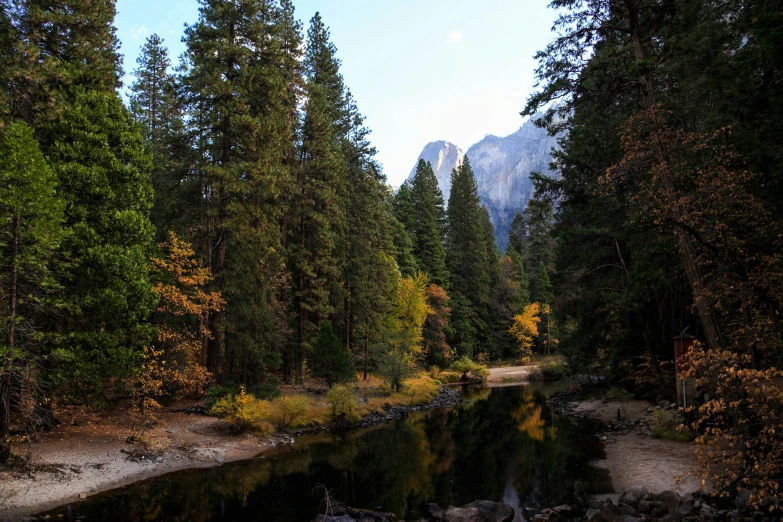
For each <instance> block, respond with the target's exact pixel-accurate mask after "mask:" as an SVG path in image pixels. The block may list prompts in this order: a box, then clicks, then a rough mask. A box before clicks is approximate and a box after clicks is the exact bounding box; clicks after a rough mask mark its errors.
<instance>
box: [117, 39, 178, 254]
mask: <svg viewBox="0 0 783 522" xmlns="http://www.w3.org/2000/svg"><path fill="white" fill-rule="evenodd" d="M136 63H137V65H138V67H137V69H136V70H135V71H133V76H134V77H135V81H134V82H133V84H132V85H131V87H130V111H131V113H132V114H133V117H134V119H135V120H136V122H137V123H138V124H139V125H140V126H141V131H142V134H143V136H144V141H145V146H146V149H147V151H148V152H149V153H150V155H151V156H152V173H151V177H152V186H153V188H154V190H155V199H154V203H153V207H152V215H151V218H152V222H153V223H154V224H155V225H156V227H157V232H158V236H159V238H161V239H162V238H163V237H165V236H166V234H167V231H168V230H170V229H172V228H174V226H173V222H174V221H176V220H177V216H178V214H179V213H180V209H179V208H178V207H179V205H178V204H177V203H178V201H177V200H178V197H179V194H178V193H177V192H178V191H177V185H178V181H179V179H178V173H177V172H176V170H175V169H173V165H171V164H170V163H171V160H170V156H171V154H170V153H171V152H172V151H171V149H172V141H173V140H174V139H176V138H175V135H176V134H177V133H178V132H180V131H181V128H182V125H183V122H181V121H180V116H179V114H178V113H177V111H176V99H175V94H176V93H175V85H174V78H173V77H172V76H170V75H169V71H168V69H169V67H170V65H171V62H170V60H169V57H168V50H167V49H166V48H165V47H164V46H163V40H162V39H161V38H160V37H159V36H158V35H157V34H153V35H151V36H149V37H148V38H147V41H146V42H145V43H144V45H143V46H142V48H141V54H140V55H139V57H138V59H137V60H136Z"/></svg>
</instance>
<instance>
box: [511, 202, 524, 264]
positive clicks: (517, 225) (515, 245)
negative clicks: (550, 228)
mask: <svg viewBox="0 0 783 522" xmlns="http://www.w3.org/2000/svg"><path fill="white" fill-rule="evenodd" d="M525 236H526V227H525V218H524V216H522V214H521V213H520V212H517V213H516V214H515V215H514V219H513V220H511V228H510V229H509V231H508V248H509V249H512V250H515V251H516V253H517V254H519V255H520V256H522V258H523V259H524V258H525V257H526V256H527V242H526V241H527V239H526V237H525ZM506 253H507V254H508V252H506Z"/></svg>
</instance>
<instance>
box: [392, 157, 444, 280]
mask: <svg viewBox="0 0 783 522" xmlns="http://www.w3.org/2000/svg"><path fill="white" fill-rule="evenodd" d="M400 190H401V191H402V187H401V188H400ZM401 197H404V196H401ZM410 201H411V206H412V211H413V214H412V216H411V218H412V219H411V223H410V226H411V227H412V229H410V230H409V231H410V233H411V237H412V238H413V254H414V255H415V256H416V259H417V261H418V266H419V268H420V269H421V270H423V271H424V272H425V273H426V274H427V275H428V277H429V278H430V280H431V281H432V282H433V283H434V284H436V285H440V286H444V285H446V284H447V283H448V273H447V271H446V251H445V249H444V247H443V233H444V230H443V226H444V221H445V213H444V211H443V194H442V193H441V190H440V188H439V187H438V179H437V178H436V177H435V173H434V172H433V170H432V165H430V164H429V163H425V162H424V160H423V159H420V160H419V163H418V164H417V165H416V174H415V175H414V176H413V182H412V183H411V189H410Z"/></svg>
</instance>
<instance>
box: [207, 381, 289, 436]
mask: <svg viewBox="0 0 783 522" xmlns="http://www.w3.org/2000/svg"><path fill="white" fill-rule="evenodd" d="M210 412H211V413H213V414H215V415H217V416H219V417H220V418H222V419H224V420H225V421H227V422H228V424H229V427H230V428H231V431H233V432H235V433H240V432H243V431H249V430H253V431H254V432H256V434H258V435H261V436H268V435H270V434H272V433H273V432H274V427H273V426H272V425H271V424H270V423H269V422H268V421H267V420H265V419H266V417H267V415H268V414H269V408H268V403H267V402H266V401H260V400H258V399H256V398H255V397H253V396H252V395H250V394H249V393H247V392H246V391H245V387H244V386H240V387H239V393H237V394H228V395H225V396H223V397H222V398H220V399H218V400H217V401H216V402H215V404H214V406H212V408H211V409H210Z"/></svg>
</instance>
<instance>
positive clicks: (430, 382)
mask: <svg viewBox="0 0 783 522" xmlns="http://www.w3.org/2000/svg"><path fill="white" fill-rule="evenodd" d="M375 379H376V380H374V381H372V384H373V386H368V385H367V382H366V381H365V382H364V386H361V385H354V384H340V385H335V386H333V387H332V388H331V389H330V390H329V392H328V393H327V394H326V397H325V399H324V398H323V397H318V396H308V395H285V396H282V397H277V398H275V399H272V400H263V399H258V398H256V397H255V396H253V394H251V393H249V392H248V391H247V390H246V389H245V387H244V386H240V387H239V389H238V391H237V392H236V393H232V392H231V391H228V392H225V391H224V389H223V390H220V392H215V391H213V392H211V393H212V396H213V398H214V397H215V396H217V395H218V393H220V396H219V398H214V399H213V400H214V402H213V404H212V406H211V408H210V410H209V411H210V413H212V414H214V415H217V416H218V417H220V418H222V419H224V420H225V421H226V422H228V424H229V427H230V429H231V431H233V432H235V433H241V432H247V431H253V432H254V433H255V434H256V435H258V436H263V437H268V436H269V435H271V434H272V433H274V432H275V431H284V430H291V429H297V428H304V427H309V426H317V425H320V424H324V423H326V422H328V421H330V420H337V419H344V420H346V421H348V422H356V421H358V420H359V419H360V418H361V417H362V416H364V415H367V414H369V413H370V412H371V411H373V410H383V409H386V408H390V407H394V406H413V405H416V404H421V403H424V402H428V401H429V400H431V399H432V398H434V397H435V396H436V395H437V394H438V389H439V388H438V382H437V381H436V380H435V379H433V378H432V377H430V376H429V375H427V374H425V373H421V374H419V375H417V376H415V377H412V378H409V379H405V380H404V381H403V386H402V389H401V390H400V391H394V390H392V388H391V387H390V386H389V385H388V384H385V383H383V382H382V381H380V380H377V378H375ZM360 394H361V395H363V396H364V397H363V398H362V400H361V401H360V400H359V396H360Z"/></svg>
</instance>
